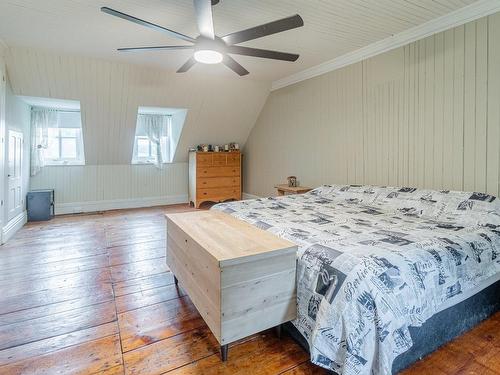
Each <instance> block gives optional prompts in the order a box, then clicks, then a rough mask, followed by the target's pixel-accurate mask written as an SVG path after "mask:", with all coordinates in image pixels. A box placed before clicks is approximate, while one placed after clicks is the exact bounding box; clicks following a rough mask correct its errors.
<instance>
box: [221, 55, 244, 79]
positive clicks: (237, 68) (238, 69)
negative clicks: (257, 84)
mask: <svg viewBox="0 0 500 375" xmlns="http://www.w3.org/2000/svg"><path fill="white" fill-rule="evenodd" d="M222 63H223V64H224V65H225V66H227V67H228V68H229V69H231V70H232V71H233V72H235V73H236V74H238V75H240V76H245V75H247V74H248V73H249V72H248V70H246V69H245V68H244V67H242V66H241V65H240V64H238V63H237V62H236V60H234V59H233V58H232V57H231V56H228V55H224V59H223V60H222Z"/></svg>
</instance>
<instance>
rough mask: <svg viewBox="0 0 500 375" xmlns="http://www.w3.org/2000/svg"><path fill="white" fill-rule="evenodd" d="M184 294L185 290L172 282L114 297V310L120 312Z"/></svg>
mask: <svg viewBox="0 0 500 375" xmlns="http://www.w3.org/2000/svg"><path fill="white" fill-rule="evenodd" d="M185 295H186V292H184V291H183V290H182V288H181V287H179V286H177V285H174V284H170V285H167V286H163V287H159V288H154V289H148V290H144V291H140V292H137V293H131V294H126V295H123V296H118V297H115V303H116V311H117V312H119V313H122V312H125V311H129V310H135V309H138V308H141V307H146V306H150V305H154V304H156V303H160V302H165V301H169V300H171V299H175V298H179V297H182V296H185Z"/></svg>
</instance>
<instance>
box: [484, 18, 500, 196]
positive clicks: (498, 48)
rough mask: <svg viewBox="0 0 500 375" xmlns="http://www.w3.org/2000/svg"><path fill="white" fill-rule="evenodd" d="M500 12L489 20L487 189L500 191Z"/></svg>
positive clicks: (493, 191)
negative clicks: (499, 37) (499, 71)
mask: <svg viewBox="0 0 500 375" xmlns="http://www.w3.org/2000/svg"><path fill="white" fill-rule="evenodd" d="M498 35H500V13H497V14H495V15H493V16H490V18H489V20H488V117H487V131H486V140H487V141H486V142H487V144H486V150H487V154H486V190H487V192H488V193H490V194H495V193H497V192H498V191H500V183H499V180H500V179H499V176H500V74H498V67H499V66H500V43H498V38H497V36H498Z"/></svg>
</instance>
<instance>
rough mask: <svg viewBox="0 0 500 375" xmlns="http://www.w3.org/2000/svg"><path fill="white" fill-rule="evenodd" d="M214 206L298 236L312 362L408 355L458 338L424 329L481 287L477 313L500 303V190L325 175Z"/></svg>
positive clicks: (384, 365) (377, 366) (303, 320)
mask: <svg viewBox="0 0 500 375" xmlns="http://www.w3.org/2000/svg"><path fill="white" fill-rule="evenodd" d="M213 209H217V210H221V211H224V212H226V213H228V214H231V215H233V216H235V217H237V218H239V219H241V220H244V221H246V222H249V223H251V224H253V225H255V226H257V227H259V228H261V229H264V230H266V231H269V232H272V233H274V234H276V235H277V236H279V237H282V238H285V239H288V240H290V241H292V242H294V243H296V244H297V245H298V248H299V250H298V254H297V304H298V305H297V308H298V317H297V319H296V320H295V321H293V325H294V327H295V329H296V331H298V332H299V333H300V335H301V336H302V338H303V341H305V342H306V344H307V347H308V349H309V351H310V354H311V360H312V362H313V363H315V364H317V365H319V366H322V367H324V368H327V369H330V370H333V371H334V372H336V373H339V374H345V375H351V374H371V373H374V374H388V373H391V372H394V371H397V370H399V369H401V368H402V367H405V366H406V365H408V364H409V363H407V362H408V361H414V360H415V359H417V358H418V357H421V356H422V355H423V354H426V353H427V352H429V351H431V350H434V349H435V348H436V347H437V346H439V344H442V343H443V342H444V341H446V340H449V339H450V338H451V337H440V338H434V339H432V338H431V337H430V336H429V338H428V339H429V340H428V341H429V342H428V344H426V332H425V331H423V330H421V331H420V332H419V329H421V328H422V327H426V325H427V326H428V325H429V322H433V321H436V319H437V318H439V319H443V313H447V314H450V311H451V314H452V315H453V309H454V308H456V309H458V308H460V309H464V306H467V305H464V303H465V304H467V303H469V304H470V301H471V300H473V298H474V297H473V296H478V295H479V296H481V295H483V296H484V295H486V294H487V295H488V298H486V299H485V300H484V301H483V302H481V303H484V304H485V305H486V306H485V307H484V308H483V309H482V310H481V311H482V315H481V314H479V315H477V317H476V318H477V319H484V318H485V317H486V316H487V315H489V314H491V313H492V312H494V311H495V310H497V309H498V306H499V299H500V298H499V296H498V294H496V292H497V291H498V285H499V281H498V280H499V279H500V202H499V200H498V199H496V198H495V197H494V196H491V195H487V194H481V193H467V192H455V191H433V190H423V189H415V188H406V187H402V188H394V187H375V186H354V185H335V186H330V185H325V186H322V187H319V188H317V189H315V190H312V191H311V192H309V193H306V194H301V195H289V196H285V197H277V198H262V199H254V200H246V201H238V202H229V203H222V204H219V205H216V206H214V207H213ZM492 288H494V289H492ZM495 288H496V289H495ZM481 293H482V294H481ZM488 293H489V294H488ZM478 303H479V302H477V301H476V302H474V306H475V307H476V308H477V307H478V306H477V305H478ZM465 308H466V307H465ZM450 309H451V310H450ZM457 311H458V310H457ZM433 319H434V320H433ZM439 319H438V320H437V321H438V324H439ZM473 320H474V319H472V320H470V321H469V323H470V322H472V321H473ZM427 321H428V322H427ZM426 322H427V323H426ZM454 322H455V324H454V327H455V326H456V325H457V324H458V323H459V322H460V319H455V320H454ZM473 323H476V322H473ZM464 327H465V328H467V327H466V325H464V326H462V327H458V328H457V330H456V331H457V333H460V332H461V331H463V329H464ZM431 328H432V327H431ZM428 329H429V328H428ZM451 331H453V330H451ZM422 332H424V335H423V337H422ZM449 334H451V332H449ZM431 341H432V342H431ZM439 341H443V342H439ZM412 348H413V349H412ZM407 354H410V355H407ZM405 355H407V357H405ZM402 357H405V358H406V359H403V360H401V358H402ZM398 361H399V363H396V362H398ZM395 364H396V366H394V365H395Z"/></svg>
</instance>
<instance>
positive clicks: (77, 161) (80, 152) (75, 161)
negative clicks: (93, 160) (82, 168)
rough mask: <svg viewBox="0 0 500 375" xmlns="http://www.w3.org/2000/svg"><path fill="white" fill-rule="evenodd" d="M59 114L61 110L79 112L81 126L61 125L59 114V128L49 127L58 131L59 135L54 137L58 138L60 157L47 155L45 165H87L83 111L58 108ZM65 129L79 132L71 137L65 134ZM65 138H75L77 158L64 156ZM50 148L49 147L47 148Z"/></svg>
mask: <svg viewBox="0 0 500 375" xmlns="http://www.w3.org/2000/svg"><path fill="white" fill-rule="evenodd" d="M56 111H57V112H58V114H59V113H60V112H75V113H78V115H79V117H80V127H65V126H60V125H63V124H59V115H58V126H57V128H53V127H52V128H49V129H54V130H56V131H57V136H56V137H54V138H55V139H57V148H58V155H59V157H58V158H56V159H54V158H51V157H48V156H47V155H45V165H46V166H65V165H85V152H84V146H83V129H82V126H81V111H73V110H72V111H68V110H63V109H61V110H56ZM64 129H76V130H77V131H78V132H77V133H78V134H77V135H76V136H75V137H70V136H63V135H62V131H63V130H64ZM63 139H74V140H75V146H76V157H75V158H68V157H63V156H62V143H63V142H62V141H63ZM46 150H48V147H47V148H46Z"/></svg>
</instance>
